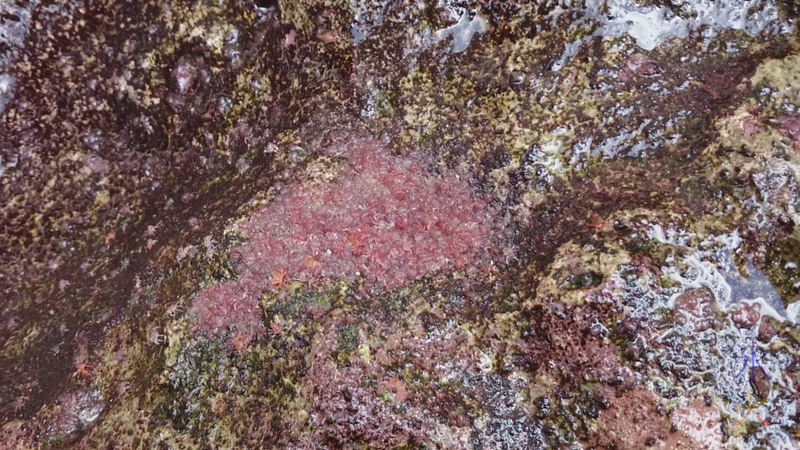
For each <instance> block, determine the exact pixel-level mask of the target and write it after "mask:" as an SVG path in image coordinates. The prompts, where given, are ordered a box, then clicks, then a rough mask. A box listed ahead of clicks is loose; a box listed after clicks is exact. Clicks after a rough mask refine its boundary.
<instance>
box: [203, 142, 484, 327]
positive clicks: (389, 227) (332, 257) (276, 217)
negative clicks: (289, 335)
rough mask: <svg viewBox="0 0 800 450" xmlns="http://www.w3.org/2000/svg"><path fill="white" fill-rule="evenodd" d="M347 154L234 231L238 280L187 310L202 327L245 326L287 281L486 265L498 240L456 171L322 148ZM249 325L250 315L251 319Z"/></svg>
mask: <svg viewBox="0 0 800 450" xmlns="http://www.w3.org/2000/svg"><path fill="white" fill-rule="evenodd" d="M326 153H327V154H328V155H335V156H345V157H346V158H347V161H346V163H343V164H342V165H341V167H339V170H338V173H337V176H336V179H335V180H334V181H332V182H329V183H316V184H313V183H307V184H298V185H295V186H292V187H291V188H290V189H288V190H287V191H285V192H283V193H281V194H279V195H278V196H277V197H276V198H275V199H274V201H273V202H272V203H270V204H269V205H267V206H266V207H264V208H263V209H261V210H259V211H257V212H256V213H254V214H253V215H252V217H251V218H250V219H249V221H248V222H246V223H245V224H243V225H242V226H241V229H242V231H243V232H244V233H245V235H246V236H247V238H248V241H247V242H246V243H245V244H244V245H242V246H241V247H240V248H239V249H238V252H239V253H240V254H241V259H240V266H239V267H238V268H237V269H238V272H239V278H238V280H237V281H232V282H227V283H223V284H222V285H218V286H214V287H211V288H209V289H207V290H205V291H203V292H200V293H199V294H198V295H197V296H196V297H195V299H194V302H193V309H194V310H195V311H196V313H197V318H198V319H199V320H198V322H199V324H200V326H201V327H202V328H203V329H205V330H207V331H218V330H221V329H231V328H236V329H237V331H240V332H242V333H245V334H247V335H253V334H260V333H261V332H263V325H260V326H259V327H256V328H253V325H252V324H250V325H246V324H245V323H246V322H247V320H248V319H247V318H246V317H245V316H248V317H252V316H251V314H254V313H255V312H256V311H254V308H257V304H256V298H257V297H258V295H259V294H260V293H261V292H262V291H263V290H265V289H280V288H281V287H282V286H283V284H284V283H285V282H289V281H292V280H299V281H303V282H313V281H315V280H320V279H325V278H328V279H345V280H348V281H354V280H355V279H357V278H358V277H363V278H364V280H365V285H366V286H367V287H369V288H373V287H377V288H385V289H395V288H398V287H401V286H403V285H404V284H406V283H408V282H409V281H412V280H415V279H418V278H420V277H423V276H425V275H428V274H431V273H435V272H438V271H441V270H454V269H455V270H458V269H463V268H465V267H468V266H472V267H479V268H480V267H487V266H488V264H489V261H490V255H489V250H488V249H489V248H491V244H492V243H493V242H496V241H497V233H496V231H497V227H496V226H495V222H494V217H495V216H496V215H495V214H493V212H494V211H493V210H492V208H491V207H490V206H489V204H488V202H487V201H486V200H484V199H482V198H480V197H479V196H477V195H476V194H475V193H473V192H472V191H471V189H470V188H469V186H468V185H467V184H466V183H465V182H464V181H462V180H460V179H459V178H458V177H457V176H456V175H455V174H453V173H450V172H447V173H444V174H443V175H440V176H437V175H432V174H430V173H429V171H428V170H427V169H426V168H425V167H424V166H423V164H422V163H421V161H420V160H419V159H418V158H413V157H401V156H394V155H391V154H389V152H388V151H387V150H386V149H383V148H382V147H381V145H380V143H378V142H376V141H369V140H362V141H356V142H351V143H349V144H347V145H344V146H337V147H333V148H329V149H327V151H326ZM249 320H251V321H252V319H249Z"/></svg>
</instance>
